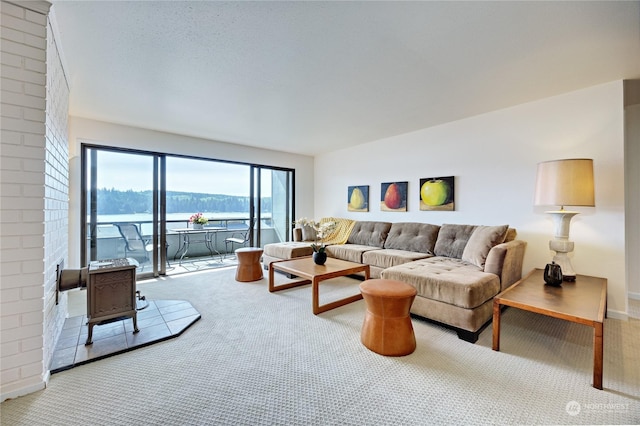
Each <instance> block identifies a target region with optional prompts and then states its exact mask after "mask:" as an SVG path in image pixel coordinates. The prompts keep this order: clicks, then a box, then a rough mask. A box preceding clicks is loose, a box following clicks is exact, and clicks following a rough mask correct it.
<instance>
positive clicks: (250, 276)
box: [236, 247, 262, 282]
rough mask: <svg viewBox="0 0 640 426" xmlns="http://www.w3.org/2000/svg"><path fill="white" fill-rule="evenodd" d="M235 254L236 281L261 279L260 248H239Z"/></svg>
mask: <svg viewBox="0 0 640 426" xmlns="http://www.w3.org/2000/svg"><path fill="white" fill-rule="evenodd" d="M236 256H237V257H238V269H236V281H241V282H249V281H257V280H259V279H262V266H260V258H261V257H262V249H261V248H257V247H244V248H239V249H237V250H236Z"/></svg>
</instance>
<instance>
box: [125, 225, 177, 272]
mask: <svg viewBox="0 0 640 426" xmlns="http://www.w3.org/2000/svg"><path fill="white" fill-rule="evenodd" d="M116 226H117V227H118V231H120V235H121V236H122V238H123V239H124V256H125V257H132V258H134V259H136V260H137V261H139V262H140V264H141V265H142V268H144V265H143V264H144V263H145V262H150V261H151V258H150V257H149V253H151V252H152V251H153V244H152V243H151V240H145V239H144V238H143V237H142V234H141V233H140V230H139V229H138V227H137V226H136V225H135V224H133V223H123V224H116ZM168 248H169V244H167V245H166V249H168ZM167 265H169V266H171V264H170V263H169V257H168V256H167Z"/></svg>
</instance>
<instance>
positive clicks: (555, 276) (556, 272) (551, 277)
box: [544, 262, 562, 287]
mask: <svg viewBox="0 0 640 426" xmlns="http://www.w3.org/2000/svg"><path fill="white" fill-rule="evenodd" d="M544 282H546V283H547V284H548V285H552V286H554V287H559V286H561V285H562V268H560V265H558V264H557V263H555V262H551V263H548V264H547V266H546V267H545V268H544Z"/></svg>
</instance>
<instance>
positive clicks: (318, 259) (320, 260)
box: [313, 251, 327, 265]
mask: <svg viewBox="0 0 640 426" xmlns="http://www.w3.org/2000/svg"><path fill="white" fill-rule="evenodd" d="M313 261H314V262H315V264H316V265H324V262H326V261H327V253H325V252H322V253H320V252H317V251H314V252H313Z"/></svg>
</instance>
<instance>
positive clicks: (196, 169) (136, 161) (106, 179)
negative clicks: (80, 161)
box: [98, 151, 271, 196]
mask: <svg viewBox="0 0 640 426" xmlns="http://www.w3.org/2000/svg"><path fill="white" fill-rule="evenodd" d="M249 172H250V167H249V166H246V165H238V164H228V163H221V162H216V161H206V160H194V159H189V158H180V157H170V156H168V157H167V191H184V192H201V193H209V194H225V195H238V196H249ZM152 173H153V159H152V157H150V156H146V155H136V154H130V153H119V152H110V151H98V188H107V189H111V188H115V189H118V190H123V191H126V190H133V191H144V190H150V189H152V180H153V179H152ZM266 174H267V175H268V173H266ZM263 176H264V174H263ZM264 183H265V182H264V181H263V185H262V187H263V190H262V196H270V195H271V191H270V185H265V184H264ZM265 190H268V193H265Z"/></svg>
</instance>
